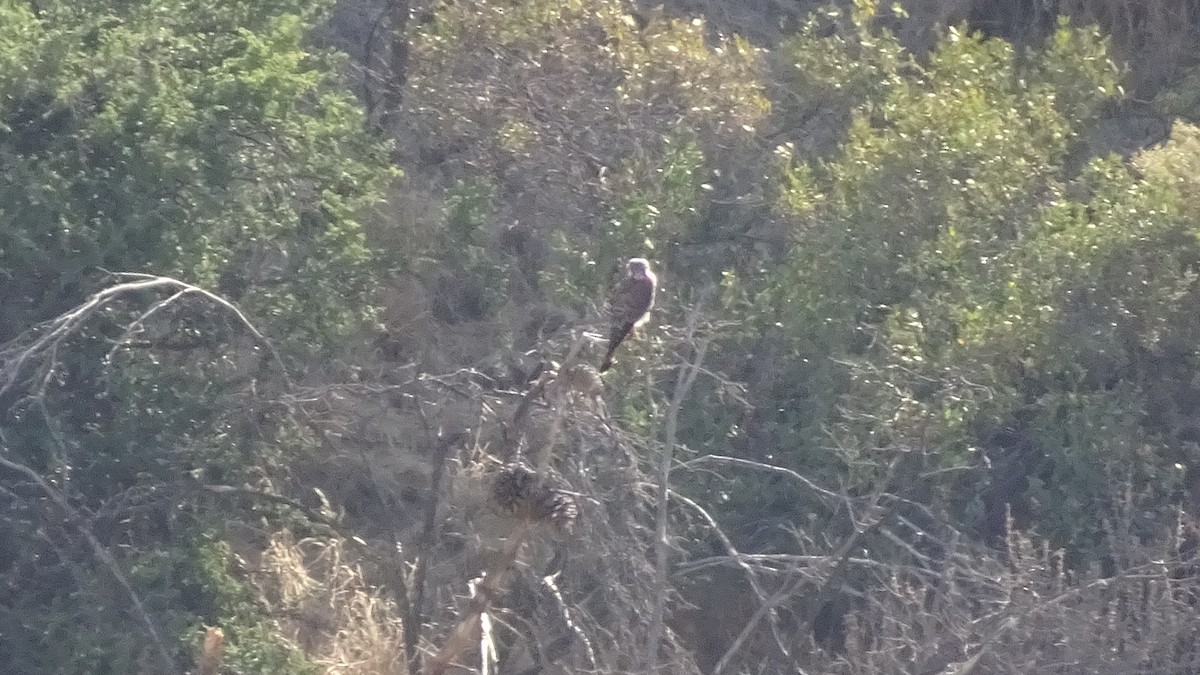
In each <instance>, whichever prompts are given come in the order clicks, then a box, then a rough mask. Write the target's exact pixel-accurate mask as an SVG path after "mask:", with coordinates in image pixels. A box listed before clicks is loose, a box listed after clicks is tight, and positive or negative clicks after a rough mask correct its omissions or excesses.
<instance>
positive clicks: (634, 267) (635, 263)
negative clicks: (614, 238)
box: [625, 258, 650, 277]
mask: <svg viewBox="0 0 1200 675" xmlns="http://www.w3.org/2000/svg"><path fill="white" fill-rule="evenodd" d="M649 271H650V261H649V260H646V259H645V258H630V259H629V262H627V263H625V272H626V273H627V274H628V275H629V276H631V277H644V276H646V273H647V272H649Z"/></svg>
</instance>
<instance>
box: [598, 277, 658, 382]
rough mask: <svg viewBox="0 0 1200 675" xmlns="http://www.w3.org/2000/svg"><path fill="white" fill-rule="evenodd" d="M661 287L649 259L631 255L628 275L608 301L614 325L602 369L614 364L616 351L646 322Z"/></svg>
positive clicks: (609, 336)
mask: <svg viewBox="0 0 1200 675" xmlns="http://www.w3.org/2000/svg"><path fill="white" fill-rule="evenodd" d="M657 286H658V277H656V276H654V273H653V272H651V271H650V262H649V261H648V260H646V259H645V258H630V259H629V262H627V263H625V278H623V279H621V282H620V283H619V284H617V288H616V290H615V291H613V295H612V298H611V299H610V300H609V303H608V311H609V316H610V317H611V319H612V328H611V329H610V331H609V334H608V353H606V354H605V355H604V362H603V363H601V364H600V372H602V373H603V372H604V371H606V370H608V369H609V368H611V367H612V364H613V354H614V353H615V352H616V351H617V347H620V346H621V342H622V341H624V340H625V338H626V337H627V336H628V335H629V332H630V331H631V330H633V329H634V328H637V327H638V326H640V325H642V324H644V323H646V321H647V320H648V319H649V318H650V308H651V307H653V306H654V291H655V289H656V288H657Z"/></svg>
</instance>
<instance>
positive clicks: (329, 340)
mask: <svg viewBox="0 0 1200 675" xmlns="http://www.w3.org/2000/svg"><path fill="white" fill-rule="evenodd" d="M329 5H330V3H328V2H324V1H323V0H315V1H311V2H310V1H309V0H269V1H267V2H250V1H246V2H242V1H235V2H213V1H211V0H139V1H137V2H126V1H124V0H120V1H118V0H113V1H111V2H109V1H103V0H102V1H101V2H95V3H88V4H87V5H79V4H78V3H69V2H57V1H54V0H52V1H50V2H42V3H36V4H34V5H30V4H28V3H0V67H2V70H0V157H2V158H3V161H4V164H5V178H4V179H3V180H0V296H3V298H4V302H3V303H2V304H0V319H2V327H0V340H4V341H7V340H9V339H11V338H13V337H14V336H18V335H22V334H24V335H25V337H28V333H26V331H28V330H29V329H30V328H31V327H32V326H34V325H35V324H37V323H38V322H41V321H44V320H47V319H50V318H51V317H54V316H57V315H59V314H60V313H62V312H63V311H65V310H67V309H69V308H71V307H73V306H75V305H77V304H78V303H80V302H82V301H83V300H84V299H85V298H86V296H87V295H88V294H89V293H91V292H93V291H95V290H97V289H98V288H99V287H100V285H101V284H102V283H111V281H112V279H111V278H109V277H108V275H107V272H106V270H112V271H117V272H124V271H132V272H146V273H155V274H167V275H171V276H176V277H178V278H180V279H183V280H185V281H187V282H191V283H196V284H198V285H201V286H203V287H205V288H208V289H210V290H213V291H216V292H218V293H220V294H222V295H224V296H225V297H227V298H229V299H231V300H233V301H234V302H236V303H237V304H238V306H239V307H240V308H241V309H242V310H243V311H244V312H245V313H246V315H247V316H248V317H249V319H250V320H251V321H252V322H253V323H254V324H255V325H256V326H257V327H258V328H260V329H261V330H262V331H263V332H264V333H266V334H268V335H271V336H272V340H273V344H274V345H275V346H276V347H277V348H278V351H279V353H280V354H281V355H282V356H283V357H284V358H285V359H286V360H287V361H288V365H289V366H291V367H292V368H296V369H297V370H298V368H297V366H299V365H300V364H304V363H310V362H311V357H312V356H314V355H317V354H326V355H328V354H331V353H334V352H338V351H341V350H342V347H343V345H344V341H345V338H346V337H347V336H349V335H352V334H355V333H356V332H357V331H359V330H360V329H361V328H362V327H363V326H364V325H369V323H370V321H371V320H372V318H373V316H374V313H375V309H374V301H375V290H376V288H375V287H376V283H377V280H376V278H375V272H376V262H375V260H374V257H373V254H372V252H371V251H370V250H369V249H368V247H367V245H366V241H365V238H364V235H363V232H362V221H363V220H364V219H365V218H366V217H369V216H370V215H371V213H370V211H371V209H372V208H374V207H375V205H377V203H378V202H379V201H380V199H381V197H382V193H383V189H384V188H385V186H386V185H387V184H388V183H389V181H390V180H391V179H392V177H393V176H394V174H395V172H394V171H393V170H392V169H391V168H389V166H388V161H389V158H388V156H387V146H386V144H385V143H383V142H381V141H379V140H378V139H377V138H375V137H373V136H372V135H371V134H369V133H368V132H367V130H366V129H365V128H364V124H363V122H364V118H363V115H362V112H361V110H360V109H359V107H358V105H357V104H356V102H355V101H354V100H353V98H352V97H351V96H350V95H349V93H348V92H347V91H345V89H344V87H343V84H342V82H341V79H340V75H339V71H340V69H341V68H342V67H343V65H344V64H343V61H342V59H341V58H339V57H338V56H337V55H335V54H332V53H321V52H316V51H313V50H311V49H310V48H308V46H307V40H308V38H307V36H306V32H307V31H308V29H309V28H310V26H311V25H312V23H313V22H314V21H315V20H317V19H318V18H320V16H321V15H322V12H324V11H326V10H327V9H328V8H329ZM155 299H156V298H152V297H149V296H148V294H146V295H137V294H131V295H130V296H128V297H126V298H124V299H123V300H122V301H118V302H114V303H112V304H111V305H110V306H109V307H107V308H106V309H105V311H103V312H98V313H97V314H96V315H94V316H93V317H92V318H91V320H90V321H88V322H87V324H86V325H85V326H84V327H83V328H82V330H81V331H80V332H79V333H78V334H75V335H72V336H69V337H68V338H67V339H65V340H64V341H63V342H62V343H61V345H59V347H58V348H57V349H56V350H55V351H54V353H53V354H52V357H53V358H55V359H57V363H56V367H55V368H54V369H53V370H52V371H51V375H50V376H49V377H47V378H46V379H45V381H34V382H32V383H30V384H29V387H28V388H27V389H24V390H21V389H20V388H19V387H18V388H17V389H15V390H14V391H13V392H12V393H11V394H10V395H9V396H8V397H7V398H5V399H4V400H3V401H2V402H0V403H2V404H3V405H4V416H3V419H0V431H2V432H3V434H4V439H5V442H4V448H3V449H0V452H3V453H5V454H6V455H7V456H9V457H11V458H13V459H14V460H16V461H19V462H22V463H26V464H28V465H29V466H31V467H33V468H35V469H37V470H39V471H42V472H43V473H44V474H45V475H46V476H48V477H49V478H48V479H49V480H51V481H53V482H54V484H55V486H56V489H59V490H61V491H62V492H63V493H64V495H65V496H66V499H67V500H68V501H69V502H70V503H71V504H72V507H73V508H78V509H80V511H81V512H83V513H86V514H89V515H88V517H87V518H88V519H89V520H90V519H91V517H92V516H94V514H96V513H101V514H104V515H102V516H100V517H98V518H96V521H95V522H94V523H89V526H90V527H93V528H94V530H95V532H96V534H97V537H98V538H99V539H100V540H101V542H102V543H104V544H105V545H111V546H112V547H113V548H114V549H116V548H121V547H123V548H126V549H127V553H126V554H123V555H122V556H120V559H121V561H122V562H123V563H128V564H129V565H130V567H131V568H132V570H131V572H130V574H131V576H132V577H133V578H134V580H135V584H136V585H138V587H139V588H138V592H139V593H144V594H145V598H146V602H147V606H148V611H150V613H151V616H152V620H153V621H154V622H156V624H158V625H159V626H160V627H161V629H162V633H163V635H164V636H165V638H166V639H167V640H168V641H171V643H170V644H168V645H167V647H168V649H171V650H176V651H178V652H179V654H178V655H177V656H179V657H181V659H182V660H183V661H185V662H186V659H187V658H190V649H188V647H189V646H190V643H191V642H192V640H193V637H194V635H193V633H192V631H193V629H194V628H195V623H196V619H197V617H199V616H203V617H204V618H205V619H206V620H211V621H214V622H216V621H221V622H223V623H225V624H226V625H227V626H228V628H227V630H229V631H230V632H231V634H232V635H233V636H234V637H232V639H231V647H230V651H229V654H228V658H227V661H228V663H229V664H230V668H231V669H232V670H233V671H236V672H240V673H266V672H274V673H294V672H307V671H306V669H307V668H310V667H311V666H309V665H305V664H304V663H303V659H301V658H300V657H299V656H297V654H295V653H293V652H292V650H291V648H288V647H285V646H283V645H279V644H274V643H272V640H273V638H270V634H271V630H270V626H269V624H268V623H266V622H265V620H264V619H263V618H262V617H261V615H260V614H261V613H259V614H255V611H256V610H254V608H252V607H250V606H248V605H246V604H245V603H244V602H243V601H241V600H239V601H237V602H235V601H234V599H233V597H232V596H229V597H223V599H212V598H210V599H208V600H205V599H203V598H202V597H200V596H203V595H204V594H205V593H218V594H219V593H224V592H225V591H224V590H221V589H223V588H228V589H234V588H235V587H236V586H237V583H236V582H234V581H233V580H232V578H231V577H229V576H228V575H227V574H226V575H225V576H221V575H220V574H218V573H217V567H214V565H215V564H216V563H212V562H211V560H210V561H209V563H211V564H209V563H202V562H196V564H194V565H193V564H191V563H190V562H188V561H189V560H191V558H189V556H191V555H192V554H195V555H196V556H199V558H205V557H206V556H208V558H211V557H212V556H214V555H216V554H215V553H212V552H205V551H203V550H200V551H196V550H193V549H192V548H191V546H192V544H191V541H190V540H191V539H192V537H194V536H196V535H197V529H198V528H199V525H198V522H200V521H201V520H202V518H200V517H199V516H198V515H197V514H198V513H201V512H203V511H204V508H205V507H206V506H208V505H207V504H202V503H198V500H197V498H196V495H194V494H191V493H189V492H188V491H186V490H183V489H181V488H180V486H181V485H191V484H195V482H196V481H197V480H200V481H206V482H215V483H224V482H228V483H231V484H235V485H238V484H242V483H244V482H246V481H248V480H251V479H256V480H261V479H262V478H263V476H264V475H271V474H275V473H278V471H279V470H280V469H281V468H283V467H284V466H285V465H286V464H288V463H289V462H291V461H295V459H296V457H298V456H299V455H300V454H301V453H302V452H303V451H305V450H306V449H307V448H309V447H311V445H309V444H310V443H311V438H310V437H309V435H308V430H305V429H302V427H300V426H299V425H298V424H296V423H295V422H293V421H291V420H289V419H288V417H287V415H286V411H285V410H283V409H282V407H281V406H279V405H278V404H275V403H268V402H267V401H268V400H269V399H270V398H271V397H272V396H273V394H274V393H276V391H277V386H278V383H279V382H280V381H281V380H280V375H281V374H280V373H279V372H278V364H276V363H274V362H273V361H272V360H271V359H268V358H266V356H265V355H264V354H263V351H264V350H263V349H262V345H261V344H255V343H254V342H253V341H252V340H250V339H249V338H248V336H247V332H246V329H245V327H244V326H242V325H240V321H238V320H237V319H235V318H234V317H233V316H232V315H231V314H230V313H229V312H227V311H226V310H224V309H222V308H218V307H216V306H215V305H213V304H211V303H208V302H207V301H205V300H201V299H200V298H199V297H198V295H195V294H193V295H190V296H181V297H178V298H176V299H175V302H173V303H172V304H170V305H168V306H162V307H159V308H158V309H157V310H155V312H154V313H153V315H152V316H145V317H143V318H145V319H146V322H145V324H144V325H142V326H141V327H140V330H138V331H136V335H133V336H131V337H133V338H134V344H133V345H132V346H131V347H129V348H127V349H115V350H114V346H113V340H115V339H117V338H118V337H120V336H122V334H123V331H124V327H125V326H127V325H128V324H129V323H130V322H131V321H132V320H134V319H135V318H136V317H138V316H140V315H142V313H143V312H145V311H146V309H147V308H148V307H150V306H151V304H152V303H153V302H154V300H155ZM157 299H165V297H160V298H157ZM21 374H22V375H28V374H29V373H28V372H25V373H21ZM43 501H44V500H43ZM17 503H21V502H20V500H18V502H17ZM32 503H37V502H36V501H35V502H32ZM129 504H135V505H136V506H134V507H132V510H131V511H130V512H126V511H124V509H125V508H126V506H127V505H129ZM39 513H41V515H38V514H39ZM47 513H49V511H47ZM44 516H45V513H42V512H40V511H38V510H37V509H33V510H31V511H30V512H29V513H25V514H23V515H22V516H21V517H14V518H13V519H12V520H11V521H9V520H6V521H5V522H4V523H2V524H0V536H2V537H5V538H6V539H9V538H11V539H12V540H14V541H17V542H21V543H22V544H21V545H20V546H19V547H18V548H19V549H21V550H27V551H28V555H27V556H26V557H25V560H26V562H27V563H29V565H27V569H26V568H22V569H21V570H20V571H19V572H18V571H17V569H18V568H15V567H14V568H8V567H6V568H5V572H6V573H8V574H16V575H18V576H19V577H21V578H22V579H23V580H24V582H25V584H24V585H22V586H16V587H13V588H11V589H8V590H6V591H4V592H3V596H4V600H5V601H6V602H7V601H9V600H11V601H12V602H13V603H14V604H22V605H23V604H26V603H30V604H33V605H35V606H46V607H49V608H51V611H48V612H33V613H30V614H29V615H28V619H27V620H25V619H23V620H22V621H23V622H22V623H21V624H20V627H21V630H22V635H24V636H25V637H26V638H29V639H30V641H31V644H33V645H36V646H35V647H33V648H31V649H28V650H26V651H25V652H22V653H21V654H20V655H19V657H18V658H19V662H18V663H17V664H15V665H14V667H15V668H16V669H17V670H18V671H20V672H80V673H82V672H88V673H103V672H114V673H116V672H121V673H125V672H147V669H151V670H153V669H155V668H157V664H152V662H151V661H150V659H152V658H153V657H152V653H153V652H151V651H150V650H149V649H148V646H147V644H146V639H145V637H144V636H143V635H142V634H141V633H140V629H139V628H138V627H137V626H138V622H137V619H136V617H132V618H131V614H130V613H129V612H128V610H127V605H128V599H127V598H125V597H123V596H122V595H121V594H120V593H119V592H118V591H117V590H115V589H114V588H113V584H112V583H111V582H110V581H109V580H108V578H107V576H106V574H107V573H106V572H105V571H104V570H103V569H100V568H97V569H91V567H90V566H91V563H92V562H93V558H92V557H91V556H90V555H89V554H88V553H87V552H86V549H81V550H80V551H70V550H63V549H62V548H61V546H59V547H58V548H56V546H55V545H54V544H53V542H57V541H60V540H69V538H70V537H72V536H75V535H74V533H73V532H67V533H61V532H52V533H51V535H52V537H57V539H54V538H52V539H49V540H45V541H43V538H39V537H38V536H37V534H36V532H37V531H38V523H39V518H44ZM118 516H119V517H118ZM55 517H56V518H60V517H61V515H56V516H55ZM76 558H78V559H76ZM208 558H205V559H208ZM31 561H32V562H31ZM192 562H195V561H192ZM56 566H58V567H64V568H65V570H66V571H65V572H64V571H56ZM168 574H169V575H170V576H169V583H168V576H163V575H168ZM176 587H188V588H190V589H191V590H190V591H189V593H191V594H192V595H190V596H189V595H188V593H182V594H176V593H177V591H176V590H173V589H175V588H176ZM31 588H36V589H39V590H37V591H36V592H32V593H29V592H27V591H28V589H31ZM229 592H230V593H233V592H234V591H233V590H230V591H229ZM35 600H36V602H34V601H35ZM208 602H211V603H212V607H211V608H210V609H211V610H212V611H208V610H205V609H201V608H199V604H203V603H208ZM239 603H241V604H239ZM39 634H40V635H43V636H45V639H44V640H43V639H42V638H39V637H38V635H39ZM185 643H186V644H185Z"/></svg>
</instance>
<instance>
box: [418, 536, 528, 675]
mask: <svg viewBox="0 0 1200 675" xmlns="http://www.w3.org/2000/svg"><path fill="white" fill-rule="evenodd" d="M532 531H533V528H532V523H528V522H523V523H522V524H521V525H520V526H518V527H517V529H516V530H515V531H514V532H513V533H512V535H511V536H510V537H509V538H508V542H507V544H506V545H505V547H504V549H502V550H501V552H500V555H499V556H498V557H497V558H496V560H495V561H493V562H492V564H491V565H490V566H489V567H488V569H487V571H486V572H484V573H483V575H482V576H480V577H479V578H478V579H476V580H475V581H473V582H472V583H471V601H470V603H468V605H467V610H466V614H465V616H463V618H462V619H460V620H459V622H458V626H457V627H456V628H455V629H454V632H453V633H452V634H451V635H450V637H449V638H448V639H447V640H446V642H445V644H443V645H442V648H441V650H439V651H438V653H437V655H436V656H434V657H433V660H432V661H431V662H430V664H429V669H428V670H427V671H426V673H427V675H443V674H444V673H445V672H446V671H447V670H448V669H449V668H450V666H451V665H453V663H454V660H455V659H457V658H458V657H459V655H460V654H462V653H463V652H464V651H466V650H467V648H468V647H470V646H471V645H472V644H474V643H475V642H476V641H477V640H478V639H479V636H480V632H481V629H482V617H483V615H484V613H486V612H488V611H489V610H490V609H491V607H492V604H493V603H494V602H495V600H496V598H497V597H499V595H500V594H501V593H502V592H503V590H504V588H505V587H506V586H507V585H508V578H509V576H511V574H512V570H513V566H514V565H515V564H516V561H517V556H518V555H520V553H521V549H522V547H524V545H525V543H526V542H527V541H528V540H529V535H530V533H531V532H532Z"/></svg>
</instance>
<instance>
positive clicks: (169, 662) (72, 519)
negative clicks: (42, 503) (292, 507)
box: [0, 448, 182, 673]
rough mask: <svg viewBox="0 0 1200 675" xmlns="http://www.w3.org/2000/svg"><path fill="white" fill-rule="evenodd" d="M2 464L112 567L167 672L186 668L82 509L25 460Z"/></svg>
mask: <svg viewBox="0 0 1200 675" xmlns="http://www.w3.org/2000/svg"><path fill="white" fill-rule="evenodd" d="M4 452H5V453H6V454H7V453H8V452H9V451H8V448H4ZM0 467H4V468H6V469H8V470H9V471H13V472H15V473H19V474H21V475H22V476H24V477H25V478H26V480H28V481H29V482H31V483H33V484H34V485H36V486H37V487H38V489H39V490H41V492H42V494H44V495H46V498H47V499H49V500H50V501H51V502H52V503H53V504H54V506H55V507H56V508H57V509H58V510H59V512H60V513H61V515H62V517H63V520H65V521H66V522H67V523H69V524H70V525H71V527H72V528H73V529H74V530H75V531H76V532H78V533H79V535H80V536H81V537H83V539H84V541H86V542H87V544H88V548H89V549H91V552H92V556H93V557H95V559H96V561H97V562H99V563H100V565H101V566H102V567H104V569H105V570H107V571H108V573H109V574H110V575H111V576H112V578H113V580H114V581H116V582H117V585H118V586H119V587H120V588H121V591H122V592H123V593H124V594H125V597H126V598H128V600H129V605H130V606H131V607H132V608H133V613H134V615H136V616H137V618H138V621H139V622H140V623H141V624H142V629H143V630H144V631H145V632H146V636H147V637H149V638H150V641H151V643H152V644H153V645H154V650H155V651H156V652H157V653H158V659H159V661H160V662H161V663H162V666H163V668H164V669H165V670H164V671H163V672H166V673H180V672H182V670H180V668H179V664H177V663H175V659H174V658H173V657H172V656H171V653H170V651H168V650H167V646H166V644H165V643H164V642H163V641H162V637H160V636H159V634H158V629H157V628H155V625H154V620H153V619H151V618H150V614H149V613H147V612H146V607H145V605H144V604H142V599H141V597H139V596H138V594H137V593H136V592H135V591H134V590H133V586H131V585H130V584H129V580H128V579H126V578H125V574H124V573H123V572H121V568H120V566H119V565H118V564H117V561H116V559H115V558H113V557H112V554H111V553H109V552H108V549H106V548H104V545H103V544H101V543H100V541H99V540H98V539H96V536H95V535H93V534H92V532H91V530H89V529H88V527H87V525H86V524H85V523H84V519H83V518H81V517H80V516H79V514H78V512H76V511H75V509H74V508H72V507H71V505H70V504H68V503H67V500H66V498H65V497H63V495H62V494H61V493H60V492H59V491H58V490H56V489H55V488H54V486H52V485H50V484H49V483H47V482H46V480H45V479H44V478H42V476H41V474H39V473H38V472H36V471H34V470H33V469H31V468H29V467H27V466H25V465H24V464H21V463H19V462H15V461H12V460H10V459H7V458H6V457H3V456H0Z"/></svg>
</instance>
